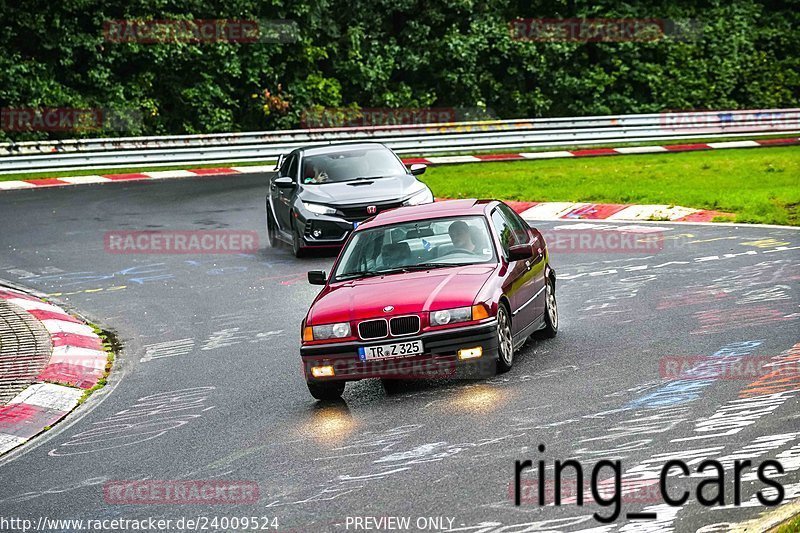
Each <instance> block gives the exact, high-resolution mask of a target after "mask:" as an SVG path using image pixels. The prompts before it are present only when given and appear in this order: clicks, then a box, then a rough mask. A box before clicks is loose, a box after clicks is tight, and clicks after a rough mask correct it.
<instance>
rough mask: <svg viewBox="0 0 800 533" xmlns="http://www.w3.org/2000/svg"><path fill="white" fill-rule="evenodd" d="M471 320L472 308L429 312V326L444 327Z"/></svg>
mask: <svg viewBox="0 0 800 533" xmlns="http://www.w3.org/2000/svg"><path fill="white" fill-rule="evenodd" d="M469 320H472V307H456V308H455V309H442V310H441V311H431V316H430V321H431V326H444V325H445V324H454V323H456V322H467V321H469Z"/></svg>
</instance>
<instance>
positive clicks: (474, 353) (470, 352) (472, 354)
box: [458, 346, 483, 360]
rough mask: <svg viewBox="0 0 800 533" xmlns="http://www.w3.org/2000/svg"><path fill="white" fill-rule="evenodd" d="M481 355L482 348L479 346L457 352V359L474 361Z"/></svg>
mask: <svg viewBox="0 0 800 533" xmlns="http://www.w3.org/2000/svg"><path fill="white" fill-rule="evenodd" d="M482 355H483V348H481V347H480V346H476V347H475V348H464V349H463V350H459V351H458V358H459V359H461V360H464V359H475V358H477V357H480V356H482Z"/></svg>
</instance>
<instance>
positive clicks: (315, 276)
mask: <svg viewBox="0 0 800 533" xmlns="http://www.w3.org/2000/svg"><path fill="white" fill-rule="evenodd" d="M308 282H309V283H310V284H311V285H325V284H326V283H327V282H328V275H327V274H326V273H325V271H324V270H309V271H308Z"/></svg>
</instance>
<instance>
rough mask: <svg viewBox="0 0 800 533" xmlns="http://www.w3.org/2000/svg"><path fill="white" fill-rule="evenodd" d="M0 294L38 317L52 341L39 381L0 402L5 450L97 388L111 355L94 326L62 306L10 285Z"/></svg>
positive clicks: (2, 447)
mask: <svg viewBox="0 0 800 533" xmlns="http://www.w3.org/2000/svg"><path fill="white" fill-rule="evenodd" d="M0 298H2V299H4V300H6V301H8V302H10V303H12V304H15V305H17V306H19V307H21V308H23V309H25V310H26V311H27V312H28V313H29V314H31V315H32V316H33V317H34V318H36V319H37V320H39V321H40V322H41V323H42V325H43V326H44V328H45V329H46V330H47V332H48V333H49V334H50V340H51V341H52V345H53V351H52V353H51V355H50V360H49V362H48V364H47V365H46V366H45V367H44V369H43V370H42V371H41V372H40V373H39V375H38V376H36V378H35V380H34V381H35V382H34V383H33V384H31V385H29V386H28V387H27V388H26V389H25V390H24V391H22V392H21V393H19V394H18V395H17V396H15V397H14V398H13V399H12V400H11V401H10V402H8V404H6V405H4V406H0V454H3V453H5V452H7V451H9V450H11V449H13V448H16V447H17V446H19V445H21V444H23V443H25V442H27V441H28V440H29V439H30V438H32V437H34V436H35V435H37V434H39V433H41V432H42V431H43V430H44V429H45V428H46V427H47V426H52V425H53V424H54V423H56V422H58V421H59V420H61V419H62V418H64V417H65V416H66V415H67V413H69V412H70V411H72V410H73V409H74V408H75V407H76V406H77V405H78V401H79V400H80V398H81V396H82V395H83V391H84V389H89V388H91V387H93V386H94V385H96V384H97V382H98V381H99V380H100V378H102V377H103V374H104V373H105V367H106V362H107V354H106V352H105V350H103V341H102V340H101V339H100V337H99V336H98V335H97V334H96V333H95V332H94V330H92V328H91V327H89V326H87V325H86V324H84V323H82V322H81V321H80V320H78V319H77V318H75V317H73V316H71V315H70V314H68V313H67V312H66V311H64V310H63V309H61V308H60V307H58V306H55V305H52V304H48V303H46V302H43V301H41V300H40V299H39V298H36V297H34V296H31V295H29V294H26V293H24V292H20V291H17V290H14V289H11V288H6V287H3V288H0ZM54 382H55V383H54ZM67 385H71V386H67Z"/></svg>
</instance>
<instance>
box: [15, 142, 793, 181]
mask: <svg viewBox="0 0 800 533" xmlns="http://www.w3.org/2000/svg"><path fill="white" fill-rule="evenodd" d="M778 137H786V135H778ZM774 138H776V136H775V135H746V136H743V137H737V138H735V139H720V138H714V137H708V138H702V139H673V140H665V141H659V142H657V143H654V142H653V141H645V142H628V143H624V142H623V143H611V144H580V143H579V144H574V145H569V146H559V147H553V146H543V147H538V146H532V147H527V148H502V149H497V150H483V151H481V152H480V153H482V154H513V153H517V152H549V151H552V150H576V149H580V148H620V147H624V146H652V145H653V144H657V145H668V144H694V143H705V142H714V141H726V140H736V141H743V140H758V139H774ZM474 153H476V152H475V151H474V150H472V151H470V150H455V151H452V152H442V153H437V154H436V155H437V156H446V155H471V154H474ZM413 157H422V155H420V154H403V158H413ZM274 163H275V159H274V158H273V159H271V160H265V161H242V162H238V163H230V162H228V163H184V164H176V165H170V166H165V167H153V166H140V167H127V168H95V169H89V170H49V171H36V172H23V173H20V174H2V173H0V181H9V180H30V179H37V178H64V177H72V176H93V175H103V174H135V173H139V172H155V171H158V170H183V169H192V168H218V167H246V166H252V165H271V164H274Z"/></svg>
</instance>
